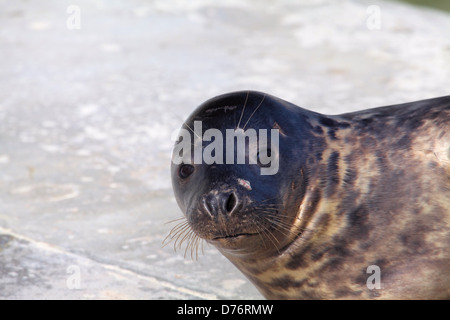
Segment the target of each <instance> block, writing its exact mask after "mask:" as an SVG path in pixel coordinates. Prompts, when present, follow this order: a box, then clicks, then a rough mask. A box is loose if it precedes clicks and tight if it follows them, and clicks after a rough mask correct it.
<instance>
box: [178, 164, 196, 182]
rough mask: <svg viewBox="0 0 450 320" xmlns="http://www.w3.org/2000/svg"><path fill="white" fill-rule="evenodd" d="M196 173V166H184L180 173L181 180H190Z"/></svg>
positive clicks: (181, 167)
mask: <svg viewBox="0 0 450 320" xmlns="http://www.w3.org/2000/svg"><path fill="white" fill-rule="evenodd" d="M193 172H194V166H192V165H190V164H182V165H181V166H180V169H179V171H178V175H179V176H180V178H181V179H186V178H188V177H189V176H190V175H191V174H192V173H193Z"/></svg>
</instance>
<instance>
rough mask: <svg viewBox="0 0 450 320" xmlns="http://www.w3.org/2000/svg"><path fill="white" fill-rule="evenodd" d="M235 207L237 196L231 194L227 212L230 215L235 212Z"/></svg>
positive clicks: (226, 205) (227, 203)
mask: <svg viewBox="0 0 450 320" xmlns="http://www.w3.org/2000/svg"><path fill="white" fill-rule="evenodd" d="M235 207H236V196H235V195H234V193H231V194H230V196H229V197H228V199H227V202H226V204H225V209H226V210H227V212H228V213H230V212H231V211H233V209H234V208H235Z"/></svg>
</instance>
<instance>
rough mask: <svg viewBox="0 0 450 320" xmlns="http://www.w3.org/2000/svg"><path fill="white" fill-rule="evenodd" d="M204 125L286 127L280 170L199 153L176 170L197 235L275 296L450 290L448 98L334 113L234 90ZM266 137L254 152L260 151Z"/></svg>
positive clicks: (204, 114) (178, 192) (199, 115)
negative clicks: (198, 159) (203, 159)
mask: <svg viewBox="0 0 450 320" xmlns="http://www.w3.org/2000/svg"><path fill="white" fill-rule="evenodd" d="M195 121H201V122H202V133H203V132H205V131H206V130H208V129H212V128H214V129H216V130H218V131H217V132H221V133H225V132H227V131H226V130H227V129H233V130H234V132H237V131H238V130H241V132H243V133H245V132H247V131H248V130H250V129H255V130H256V132H258V130H260V129H267V130H272V129H273V130H277V131H278V139H279V140H278V142H277V143H278V144H277V148H272V150H271V149H270V143H268V144H267V145H269V147H268V148H266V152H265V153H266V155H267V154H271V156H272V157H271V160H272V161H274V159H277V161H278V164H277V166H278V171H277V172H274V173H273V174H270V175H262V174H261V170H260V169H261V168H264V167H267V161H265V162H264V161H259V160H258V161H256V162H254V163H250V161H247V162H246V163H244V164H237V163H234V164H229V163H228V164H227V163H220V164H218V163H211V162H209V163H195V161H194V156H192V157H191V158H190V159H184V161H183V162H182V163H172V168H171V170H172V184H173V188H174V193H175V197H176V199H177V202H178V204H179V206H180V208H181V209H182V211H183V212H184V215H185V217H186V220H187V223H188V226H189V230H190V232H192V234H193V236H192V237H200V238H202V239H205V240H206V241H208V242H209V243H211V244H213V245H214V246H215V247H217V249H218V250H219V251H220V252H221V253H222V254H223V255H225V256H226V257H227V258H228V259H229V260H230V261H231V262H232V263H233V264H234V265H235V266H236V267H237V268H238V269H239V270H241V272H243V273H244V274H245V275H246V276H247V278H248V279H249V280H250V281H251V282H252V283H253V284H254V285H255V286H256V287H257V288H258V289H259V291H260V292H261V293H262V294H263V295H264V296H265V297H266V298H269V299H371V298H376V299H445V298H450V249H449V248H450V96H448V97H441V98H436V99H430V100H424V101H418V102H413V103H406V104H401V105H395V106H388V107H380V108H375V109H369V110H364V111H359V112H353V113H347V114H342V115H333V116H331V115H322V114H319V113H315V112H312V111H309V110H306V109H303V108H300V107H298V106H295V105H293V104H291V103H289V102H286V101H284V100H281V99H279V98H276V97H273V96H269V95H267V94H263V93H259V92H252V91H250V92H247V91H246V92H235V93H230V94H226V95H222V96H219V97H216V98H213V99H211V100H208V101H207V102H205V103H203V104H202V105H200V106H199V107H198V108H197V109H196V110H195V111H194V112H193V114H192V115H191V116H190V117H189V118H188V119H187V121H186V122H185V124H184V126H183V128H185V129H186V130H189V131H191V132H194V131H195V130H193V127H194V124H195ZM260 132H262V131H260ZM197 136H201V134H199V132H197ZM235 138H236V137H235ZM247 138H248V137H247ZM236 139H237V138H236ZM271 139H272V140H275V139H274V138H273V137H272V138H271ZM194 140H195V138H193V140H192V142H191V145H192V146H193V148H194V145H195V144H196V143H195V141H194ZM211 140H212V139H211ZM247 140H250V139H247ZM260 140H261V136H258V139H257V141H256V142H255V141H253V142H252V141H249V142H248V143H247V145H246V146H245V148H246V149H245V150H244V151H243V153H244V154H245V157H246V159H247V158H248V159H250V158H252V157H256V158H257V159H259V156H260V155H259V153H261V148H258V147H259V145H258V143H259V142H260ZM269 140H270V139H269ZM208 141H210V140H208ZM208 141H206V142H208ZM252 144H253V145H252ZM197 145H199V144H198V143H197ZM257 145H258V146H257ZM209 146H210V145H209ZM207 148H208V144H207V143H205V141H201V142H200V149H201V150H205V149H207ZM236 148H238V146H237V144H235V145H234V151H238V150H236ZM225 149H227V148H226V146H224V147H223V150H222V149H219V148H217V149H216V150H215V152H216V154H215V155H217V153H218V152H219V151H220V150H221V151H222V152H223V153H227V152H230V150H225ZM228 149H229V148H228ZM274 149H276V150H274ZM255 150H256V151H255ZM267 150H269V151H267ZM219 153H220V152H219ZM255 154H256V156H255ZM189 160H191V161H189ZM185 238H188V239H189V238H191V236H189V237H185Z"/></svg>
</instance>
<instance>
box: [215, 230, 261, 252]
mask: <svg viewBox="0 0 450 320" xmlns="http://www.w3.org/2000/svg"><path fill="white" fill-rule="evenodd" d="M259 238H260V237H259V234H257V233H240V234H235V235H230V236H221V237H216V238H213V239H209V240H207V242H209V243H210V244H212V245H214V246H215V247H216V248H217V249H219V250H220V251H221V252H222V253H225V252H226V253H228V254H229V255H232V256H241V255H249V254H252V253H254V252H255V249H256V248H257V247H258V246H260V245H259V241H257V240H258V239H259Z"/></svg>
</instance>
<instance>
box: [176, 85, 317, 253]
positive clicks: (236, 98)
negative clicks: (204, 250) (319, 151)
mask: <svg viewBox="0 0 450 320" xmlns="http://www.w3.org/2000/svg"><path fill="white" fill-rule="evenodd" d="M280 104H282V105H283V108H280V107H279V105H280ZM305 116H306V115H305V114H303V110H301V109H300V108H298V107H296V106H294V105H291V104H290V103H288V102H285V101H282V100H280V99H277V98H275V97H271V96H268V95H265V94H262V93H257V92H238V93H233V94H227V95H222V96H219V97H216V98H213V99H211V100H208V101H207V102H205V103H203V104H202V105H200V106H199V107H198V108H197V110H195V111H194V112H193V114H192V115H191V116H190V117H189V118H188V119H187V120H186V122H185V123H184V124H183V128H184V129H185V132H190V136H191V137H192V140H191V141H190V143H191V145H192V149H191V158H190V159H185V161H184V162H183V163H179V164H174V162H172V168H171V171H172V184H173V188H174V191H175V195H176V199H177V202H178V205H179V206H180V208H181V209H182V211H183V212H184V213H185V215H186V218H187V221H188V222H189V225H190V226H191V228H192V230H193V231H194V232H195V233H196V234H197V235H198V236H200V237H201V238H203V239H206V240H207V241H209V242H211V243H213V244H214V245H215V246H217V247H218V248H220V249H221V250H223V251H228V252H230V253H231V252H232V253H233V255H246V256H249V257H250V256H255V257H260V256H261V255H264V256H265V255H268V256H270V255H272V254H275V253H276V252H278V251H280V250H281V249H282V248H283V247H284V246H285V245H286V244H288V243H290V242H291V241H292V237H293V236H294V235H295V233H292V232H291V227H292V226H293V224H294V220H295V219H296V212H297V211H298V209H299V205H300V203H301V200H302V198H303V195H304V192H305V186H306V181H304V180H305V175H304V174H303V173H302V168H303V167H305V164H306V163H305V162H306V156H305V152H304V150H307V149H308V148H314V147H315V146H311V145H310V144H309V143H307V142H308V140H310V139H308V137H311V138H312V136H311V134H310V130H312V128H311V127H310V125H309V124H308V122H307V121H305ZM309 116H311V114H310V115H309ZM199 122H200V123H201V127H202V132H195V129H194V127H195V124H198V123H199ZM209 129H213V130H218V131H219V132H220V133H222V137H223V140H222V141H223V143H222V145H218V147H217V148H215V149H216V150H215V151H214V152H215V153H216V154H213V155H214V156H217V154H218V153H221V154H222V155H223V156H222V157H218V158H217V159H218V160H219V161H215V162H214V163H211V164H206V163H205V161H206V159H204V161H202V162H201V163H197V164H196V163H195V161H194V160H195V159H194V157H195V150H194V149H195V145H197V146H199V144H201V152H202V153H203V154H202V155H203V156H204V155H205V153H204V151H207V148H208V146H210V145H211V144H212V143H213V142H220V141H217V140H219V139H218V138H217V136H219V135H216V136H215V140H214V141H213V142H210V141H209V140H213V139H209V138H205V133H207V132H208V130H209ZM260 129H264V130H265V132H263V131H260ZM230 136H231V138H230ZM262 136H263V137H262ZM199 137H201V138H202V139H199ZM264 138H265V141H264V143H262V142H263V140H264ZM194 140H195V142H194ZM239 140H240V141H239ZM275 140H277V141H275ZM230 141H233V142H234V143H232V144H230ZM227 142H228V143H227ZM240 142H241V144H240ZM242 142H244V143H242ZM317 142H318V143H319V141H317ZM263 153H264V155H265V156H270V158H269V160H270V161H269V162H267V161H265V163H263V162H264V161H263V160H262V157H263V155H262V154H263ZM230 154H231V156H230ZM240 155H243V157H242V158H243V160H244V161H241V163H239V159H238V158H239V156H240ZM233 156H234V158H231V157H233ZM230 159H232V161H229V160H230ZM292 159H296V161H292ZM220 160H222V161H220ZM226 160H228V161H226ZM220 162H221V163H220ZM263 169H272V172H269V173H268V174H262V170H263ZM287 189H289V190H291V192H284V190H287Z"/></svg>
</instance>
